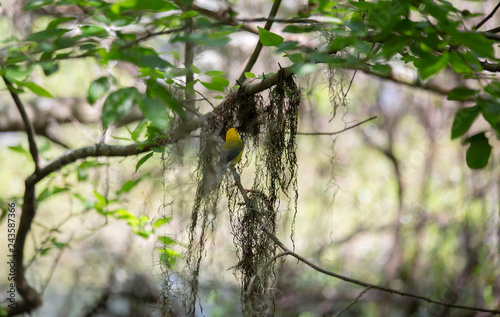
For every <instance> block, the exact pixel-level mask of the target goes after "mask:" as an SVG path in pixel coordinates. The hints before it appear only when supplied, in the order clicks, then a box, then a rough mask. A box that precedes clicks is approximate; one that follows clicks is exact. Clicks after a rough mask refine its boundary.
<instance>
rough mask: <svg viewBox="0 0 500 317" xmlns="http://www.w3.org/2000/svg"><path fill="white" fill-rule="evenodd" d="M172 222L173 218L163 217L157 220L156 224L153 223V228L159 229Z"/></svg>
mask: <svg viewBox="0 0 500 317" xmlns="http://www.w3.org/2000/svg"><path fill="white" fill-rule="evenodd" d="M170 220H172V217H163V218H160V219H156V220H155V222H153V228H155V229H156V228H158V227H161V226H163V225H164V224H167V223H169V222H170Z"/></svg>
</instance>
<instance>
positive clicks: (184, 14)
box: [180, 10, 200, 18]
mask: <svg viewBox="0 0 500 317" xmlns="http://www.w3.org/2000/svg"><path fill="white" fill-rule="evenodd" d="M199 14H200V13H199V12H198V11H193V10H191V11H186V12H182V14H181V15H180V17H181V18H194V17H196V16H198V15H199Z"/></svg>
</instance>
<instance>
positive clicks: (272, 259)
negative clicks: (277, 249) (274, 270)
mask: <svg viewBox="0 0 500 317" xmlns="http://www.w3.org/2000/svg"><path fill="white" fill-rule="evenodd" d="M289 254H290V253H288V252H286V251H285V252H281V253H278V254H276V255H275V256H273V257H272V258H270V259H269V260H268V261H267V262H266V263H264V265H262V266H261V267H260V268H259V270H258V271H257V273H255V275H254V276H252V279H250V282H249V283H248V286H247V289H246V291H245V295H248V293H250V290H251V289H252V286H253V283H254V282H255V279H256V278H257V277H258V276H259V275H260V274H262V271H263V270H264V269H265V268H266V267H267V266H269V265H271V264H273V263H274V261H276V260H277V259H279V258H281V257H283V256H287V255H289Z"/></svg>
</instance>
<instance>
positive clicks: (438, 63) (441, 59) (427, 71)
mask: <svg viewBox="0 0 500 317" xmlns="http://www.w3.org/2000/svg"><path fill="white" fill-rule="evenodd" d="M414 64H415V67H417V68H418V69H419V71H420V77H421V78H422V79H423V80H425V79H427V78H429V77H431V76H432V75H435V74H437V73H439V72H440V71H442V70H443V69H444V68H445V67H446V66H447V65H448V54H447V53H443V54H442V55H441V56H437V57H436V56H432V55H426V56H423V57H421V58H420V59H419V60H417V61H415V63H414Z"/></svg>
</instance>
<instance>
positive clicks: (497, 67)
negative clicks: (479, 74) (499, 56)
mask: <svg viewBox="0 0 500 317" xmlns="http://www.w3.org/2000/svg"><path fill="white" fill-rule="evenodd" d="M481 66H483V69H484V70H487V71H489V72H493V73H494V72H500V64H493V63H489V62H486V61H484V62H481Z"/></svg>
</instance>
